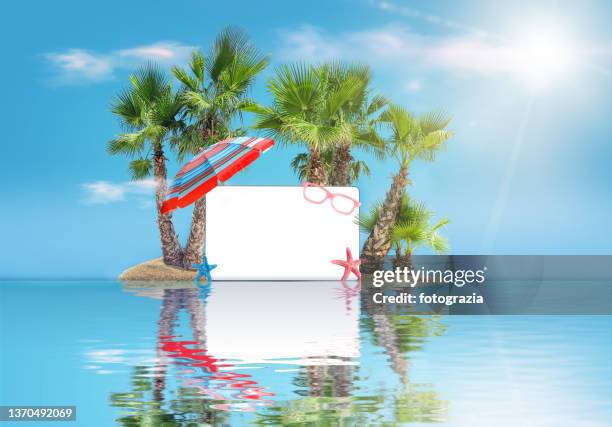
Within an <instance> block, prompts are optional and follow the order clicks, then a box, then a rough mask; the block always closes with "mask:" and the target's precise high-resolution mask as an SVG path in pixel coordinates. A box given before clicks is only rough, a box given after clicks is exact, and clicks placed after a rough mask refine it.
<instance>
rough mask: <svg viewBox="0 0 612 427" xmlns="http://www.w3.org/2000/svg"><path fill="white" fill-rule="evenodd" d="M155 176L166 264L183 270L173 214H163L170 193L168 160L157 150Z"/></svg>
mask: <svg viewBox="0 0 612 427" xmlns="http://www.w3.org/2000/svg"><path fill="white" fill-rule="evenodd" d="M153 175H154V176H155V180H156V182H157V187H156V190H155V200H156V202H157V227H158V228H159V237H160V240H161V250H162V256H163V259H164V264H166V265H173V266H176V267H181V268H182V267H183V250H182V249H181V245H180V243H179V240H178V236H177V235H176V231H175V230H174V224H173V223H172V214H171V213H166V214H162V213H161V206H162V203H163V202H164V199H165V197H166V194H167V192H168V182H167V178H166V177H167V171H166V158H165V157H164V152H163V150H161V149H157V150H155V154H154V155H153Z"/></svg>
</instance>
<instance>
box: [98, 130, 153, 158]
mask: <svg viewBox="0 0 612 427" xmlns="http://www.w3.org/2000/svg"><path fill="white" fill-rule="evenodd" d="M146 138H147V129H143V130H140V131H138V132H132V133H122V134H120V135H118V136H117V137H116V138H115V139H113V140H111V141H109V142H108V145H107V147H106V150H107V151H108V153H109V154H111V155H117V154H123V155H127V156H134V155H136V154H138V153H140V152H142V151H143V149H144V143H145V140H146Z"/></svg>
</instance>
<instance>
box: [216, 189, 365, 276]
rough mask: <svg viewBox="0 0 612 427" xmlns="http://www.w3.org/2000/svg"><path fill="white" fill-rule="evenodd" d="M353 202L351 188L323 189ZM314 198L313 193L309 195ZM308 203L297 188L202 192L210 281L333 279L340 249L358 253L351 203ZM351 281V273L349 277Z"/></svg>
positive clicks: (356, 196)
mask: <svg viewBox="0 0 612 427" xmlns="http://www.w3.org/2000/svg"><path fill="white" fill-rule="evenodd" d="M326 189H327V190H328V191H329V192H331V193H332V194H340V195H343V196H348V197H349V198H351V199H354V200H356V201H359V190H358V189H357V188H356V187H326ZM314 197H315V198H316V197H319V194H317V193H315V194H314ZM334 201H335V203H334V204H333V205H332V202H331V200H330V199H327V200H325V201H323V202H322V203H319V204H317V203H313V202H311V201H308V200H306V199H305V198H304V190H303V187H301V186H299V187H298V186H295V187H276V186H267V187H262V186H220V187H217V188H215V189H214V190H213V191H211V192H210V193H208V194H207V195H206V245H205V248H206V254H207V256H208V261H209V262H210V263H211V264H217V265H218V267H217V268H215V269H214V270H213V271H212V278H213V280H338V279H340V277H341V276H342V273H343V271H344V270H343V268H342V267H340V266H337V265H334V264H332V263H331V261H332V260H333V259H341V260H345V259H346V248H347V247H348V248H350V250H351V252H352V254H353V257H354V258H358V257H359V226H358V225H357V224H356V223H355V217H356V216H357V215H358V213H359V209H358V208H357V209H355V210H354V211H353V212H351V213H350V214H348V215H345V214H342V213H340V212H338V211H337V210H336V209H334V206H335V207H336V208H339V209H340V210H341V211H347V210H349V209H350V207H351V206H348V208H349V209H347V204H349V205H350V203H352V202H351V201H350V199H347V198H346V197H337V198H336V199H334ZM351 279H354V277H351Z"/></svg>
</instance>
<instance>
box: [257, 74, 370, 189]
mask: <svg viewBox="0 0 612 427" xmlns="http://www.w3.org/2000/svg"><path fill="white" fill-rule="evenodd" d="M338 67H339V66H338V65H329V64H324V65H321V66H316V67H315V66H312V65H306V64H293V65H284V66H281V67H279V68H277V70H276V75H275V76H274V77H273V78H272V79H271V80H270V81H269V82H268V91H269V92H270V94H271V95H272V98H273V101H272V106H270V107H265V106H261V105H257V104H253V105H251V106H248V107H247V108H246V110H247V111H251V112H254V113H256V115H257V118H256V121H255V125H254V127H255V128H256V129H262V130H265V131H267V133H268V134H269V135H270V136H272V137H273V138H275V139H277V140H279V141H280V142H284V143H288V144H305V145H306V146H307V148H308V158H307V166H306V168H305V171H306V178H307V180H308V181H310V182H313V183H316V184H322V185H325V184H327V183H328V180H329V175H328V171H327V170H326V166H325V163H324V159H323V156H324V153H325V152H326V150H329V149H332V148H333V147H335V146H336V145H337V144H338V143H339V141H344V140H350V139H351V138H352V137H353V132H354V129H353V128H352V127H351V126H350V124H349V123H347V122H346V121H344V120H342V109H343V108H344V107H345V105H346V104H347V103H348V102H349V101H350V100H351V99H353V98H354V97H355V96H356V94H357V93H358V92H359V91H362V90H363V82H362V81H360V80H359V79H358V78H357V77H355V76H352V77H350V78H349V77H347V78H344V79H339V78H337V69H338Z"/></svg>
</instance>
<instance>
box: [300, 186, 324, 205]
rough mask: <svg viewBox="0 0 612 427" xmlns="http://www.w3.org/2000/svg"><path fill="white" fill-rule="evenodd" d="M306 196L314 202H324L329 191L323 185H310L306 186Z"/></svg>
mask: <svg viewBox="0 0 612 427" xmlns="http://www.w3.org/2000/svg"><path fill="white" fill-rule="evenodd" d="M304 197H306V199H308V200H310V201H311V202H314V203H322V202H323V201H325V199H326V198H327V193H326V192H325V190H324V189H323V188H321V187H316V186H311V185H308V186H306V187H305V188H304Z"/></svg>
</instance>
